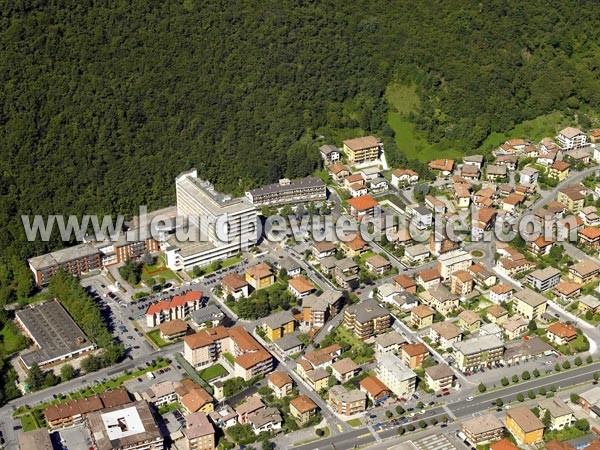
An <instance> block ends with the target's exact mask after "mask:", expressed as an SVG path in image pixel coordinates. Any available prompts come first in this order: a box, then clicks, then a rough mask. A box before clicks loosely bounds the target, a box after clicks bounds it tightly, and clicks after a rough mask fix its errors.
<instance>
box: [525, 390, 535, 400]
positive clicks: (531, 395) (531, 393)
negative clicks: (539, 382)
mask: <svg viewBox="0 0 600 450" xmlns="http://www.w3.org/2000/svg"><path fill="white" fill-rule="evenodd" d="M527 397H529V398H530V399H531V400H533V399H534V398H535V392H533V391H529V392H527Z"/></svg>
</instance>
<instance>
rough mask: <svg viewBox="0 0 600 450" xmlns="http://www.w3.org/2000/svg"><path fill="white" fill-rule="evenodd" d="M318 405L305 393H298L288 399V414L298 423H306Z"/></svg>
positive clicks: (315, 411)
mask: <svg viewBox="0 0 600 450" xmlns="http://www.w3.org/2000/svg"><path fill="white" fill-rule="evenodd" d="M318 409H319V407H318V406H317V405H316V403H315V402H313V401H312V400H311V399H310V398H308V397H307V396H306V395H300V396H298V397H296V398H295V399H293V400H292V401H290V414H291V415H292V417H294V419H296V420H297V421H298V423H299V424H300V425H303V424H305V423H307V422H308V421H309V420H310V419H312V418H313V417H314V416H315V415H316V414H317V411H318Z"/></svg>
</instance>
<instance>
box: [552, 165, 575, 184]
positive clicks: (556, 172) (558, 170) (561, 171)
mask: <svg viewBox="0 0 600 450" xmlns="http://www.w3.org/2000/svg"><path fill="white" fill-rule="evenodd" d="M570 167H571V164H569V163H568V162H564V161H555V162H554V164H552V166H550V172H549V173H548V176H549V177H550V178H555V179H556V180H558V181H562V180H564V179H565V178H567V177H568V176H569V168H570Z"/></svg>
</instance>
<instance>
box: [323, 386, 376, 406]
mask: <svg viewBox="0 0 600 450" xmlns="http://www.w3.org/2000/svg"><path fill="white" fill-rule="evenodd" d="M329 394H330V395H333V397H334V398H335V400H337V401H341V402H346V403H354V402H358V401H361V400H366V398H367V394H365V393H364V392H363V391H359V390H358V389H352V390H351V391H349V390H348V389H346V388H345V387H344V386H342V385H335V386H333V387H332V388H331V389H329Z"/></svg>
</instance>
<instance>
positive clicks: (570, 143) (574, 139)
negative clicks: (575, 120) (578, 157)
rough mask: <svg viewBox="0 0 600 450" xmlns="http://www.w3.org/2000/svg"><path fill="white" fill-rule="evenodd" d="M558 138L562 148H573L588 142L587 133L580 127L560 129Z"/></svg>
mask: <svg viewBox="0 0 600 450" xmlns="http://www.w3.org/2000/svg"><path fill="white" fill-rule="evenodd" d="M556 140H557V141H558V144H559V145H560V148H561V149H562V150H572V149H576V148H580V147H584V146H585V145H586V144H587V135H586V134H585V133H584V132H583V131H581V130H580V129H579V128H574V127H567V128H563V129H562V130H560V132H559V133H558V135H557V136H556Z"/></svg>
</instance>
